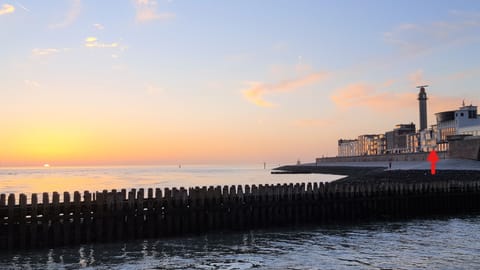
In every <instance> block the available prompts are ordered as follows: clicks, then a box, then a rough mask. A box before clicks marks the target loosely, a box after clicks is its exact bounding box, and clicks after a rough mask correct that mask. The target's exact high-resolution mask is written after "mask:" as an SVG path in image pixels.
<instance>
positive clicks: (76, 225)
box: [73, 191, 85, 245]
mask: <svg viewBox="0 0 480 270" xmlns="http://www.w3.org/2000/svg"><path fill="white" fill-rule="evenodd" d="M81 203H82V202H81V195H80V192H78V191H75V192H74V193H73V243H74V244H75V245H78V244H80V243H81V241H82V238H81V237H82V224H81V222H80V215H81V213H80V211H81V209H82V205H81ZM84 222H85V220H84Z"/></svg>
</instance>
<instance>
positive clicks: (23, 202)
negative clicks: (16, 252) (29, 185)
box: [18, 193, 27, 249]
mask: <svg viewBox="0 0 480 270" xmlns="http://www.w3.org/2000/svg"><path fill="white" fill-rule="evenodd" d="M26 216H27V196H26V195H25V194H23V193H22V194H20V211H19V231H18V234H19V236H20V237H19V238H20V239H19V246H20V249H25V246H26V242H27V228H26V227H27V225H26Z"/></svg>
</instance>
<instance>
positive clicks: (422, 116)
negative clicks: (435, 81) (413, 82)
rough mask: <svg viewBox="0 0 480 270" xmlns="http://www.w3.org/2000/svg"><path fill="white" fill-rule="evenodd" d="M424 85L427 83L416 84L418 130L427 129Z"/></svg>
mask: <svg viewBox="0 0 480 270" xmlns="http://www.w3.org/2000/svg"><path fill="white" fill-rule="evenodd" d="M425 87H428V85H422V86H417V88H420V92H419V93H418V108H419V111H420V131H422V130H425V129H427V93H426V92H425Z"/></svg>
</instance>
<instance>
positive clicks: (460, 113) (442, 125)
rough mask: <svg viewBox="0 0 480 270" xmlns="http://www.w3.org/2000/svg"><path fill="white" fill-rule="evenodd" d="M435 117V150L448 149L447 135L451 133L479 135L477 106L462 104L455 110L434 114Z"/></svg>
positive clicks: (451, 134) (479, 125) (479, 119)
mask: <svg viewBox="0 0 480 270" xmlns="http://www.w3.org/2000/svg"><path fill="white" fill-rule="evenodd" d="M435 116H436V118H437V130H436V134H435V135H436V141H437V150H440V151H442V150H448V137H449V136H453V135H474V136H478V135H480V117H479V116H478V114H477V106H473V105H469V106H465V105H463V106H462V107H460V108H459V109H458V110H455V111H445V112H439V113H436V114H435Z"/></svg>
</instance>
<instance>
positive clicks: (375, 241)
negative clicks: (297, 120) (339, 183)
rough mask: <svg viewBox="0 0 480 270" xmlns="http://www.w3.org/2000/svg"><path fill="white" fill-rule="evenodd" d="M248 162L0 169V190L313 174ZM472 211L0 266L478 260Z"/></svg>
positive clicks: (340, 265)
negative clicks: (286, 171) (285, 171)
mask: <svg viewBox="0 0 480 270" xmlns="http://www.w3.org/2000/svg"><path fill="white" fill-rule="evenodd" d="M339 177H340V176H332V175H319V174H307V175H299V174H296V175H295V174H294V175H272V174H270V171H269V170H264V169H263V167H260V168H258V167H254V166H236V167H228V166H183V167H182V168H178V167H101V168H99V167H92V168H23V169H15V168H3V169H0V193H26V194H31V193H34V192H35V193H40V192H53V191H58V192H63V191H76V190H78V191H83V190H90V191H96V190H102V189H112V188H116V189H120V188H127V189H129V188H133V187H135V188H140V187H144V188H149V187H152V188H156V187H162V188H163V187H180V186H184V187H189V186H203V185H206V186H208V185H224V184H228V185H232V184H235V185H237V184H273V183H295V182H315V181H316V182H320V181H331V180H334V179H338V178H339ZM479 232H480V214H472V215H469V216H454V217H438V218H428V219H414V220H402V221H372V222H361V223H357V224H339V225H310V226H303V227H283V228H272V229H262V230H250V231H243V232H215V233H208V234H201V235H188V236H184V237H176V238H168V239H149V240H138V241H132V242H127V243H125V242H120V243H110V244H89V245H81V246H75V247H64V248H55V249H43V250H31V251H15V252H3V253H0V269H79V268H83V269H232V270H233V269H480V256H478V255H479V254H480V234H479Z"/></svg>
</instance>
